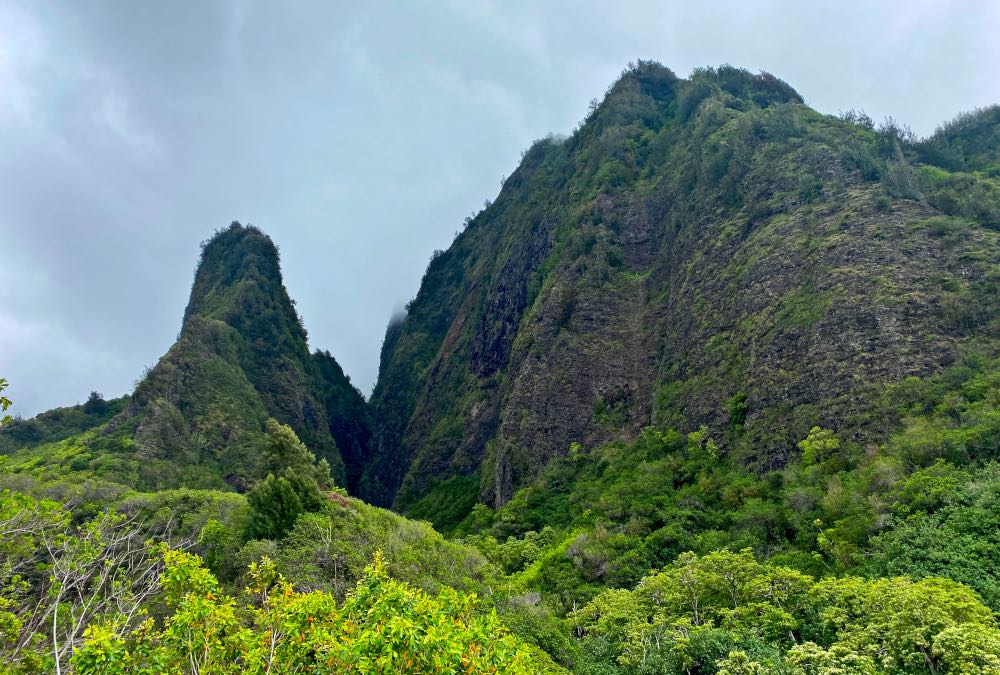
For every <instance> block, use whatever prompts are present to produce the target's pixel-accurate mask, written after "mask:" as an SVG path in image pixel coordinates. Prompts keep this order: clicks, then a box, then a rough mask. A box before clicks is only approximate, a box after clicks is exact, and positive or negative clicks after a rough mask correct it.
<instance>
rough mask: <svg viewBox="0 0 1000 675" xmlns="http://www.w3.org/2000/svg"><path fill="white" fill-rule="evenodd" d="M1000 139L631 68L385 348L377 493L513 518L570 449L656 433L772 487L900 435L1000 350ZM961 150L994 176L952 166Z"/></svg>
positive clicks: (376, 439)
mask: <svg viewBox="0 0 1000 675" xmlns="http://www.w3.org/2000/svg"><path fill="white" fill-rule="evenodd" d="M996 122H997V120H996V108H992V109H988V110H985V111H981V112H980V113H977V114H974V115H969V116H966V117H965V118H963V119H962V120H959V121H957V122H955V123H953V124H952V125H949V126H946V127H944V128H943V129H942V130H941V131H940V132H939V133H938V134H937V135H935V136H934V137H932V138H931V139H929V140H928V141H926V142H924V143H921V144H916V143H914V142H913V140H912V139H911V138H910V137H909V136H908V135H907V134H906V132H905V130H903V129H901V128H899V127H898V126H896V125H893V124H890V125H888V126H886V127H885V128H883V129H878V130H877V129H875V128H874V125H872V124H871V122H870V120H867V119H866V118H864V117H863V116H857V115H856V116H854V117H853V118H850V119H838V118H834V117H830V116H827V115H822V114H819V113H817V112H815V111H813V110H811V109H810V108H808V107H807V106H806V105H804V104H803V102H802V99H801V97H800V96H799V95H798V94H797V93H796V92H795V91H794V90H793V89H792V88H791V87H789V86H788V85H787V84H785V83H784V82H781V81H780V80H778V79H777V78H774V77H773V76H770V75H768V74H760V75H754V74H751V73H748V72H746V71H742V70H739V69H736V68H732V67H728V66H725V67H721V68H718V69H704V70H700V71H696V72H695V73H694V74H693V75H692V76H691V78H689V79H688V80H682V79H679V78H677V77H676V76H675V75H674V74H673V73H671V72H670V71H669V70H668V69H666V68H664V67H662V66H660V65H658V64H654V63H640V64H639V65H638V66H636V67H633V68H631V69H630V70H628V71H626V73H625V74H624V75H623V76H622V77H621V79H619V80H618V81H617V82H616V83H615V84H614V85H613V86H612V87H611V88H610V89H609V91H608V94H607V96H606V97H605V99H604V100H603V102H602V103H600V105H598V106H597V107H596V108H594V110H593V111H592V113H591V115H590V116H589V117H588V118H587V119H586V120H585V122H584V123H583V124H582V125H581V126H580V127H579V129H577V131H576V132H575V133H574V134H573V135H572V136H571V137H569V138H568V139H566V140H554V139H547V140H542V141H539V142H537V143H536V144H535V145H534V146H533V147H532V148H531V149H530V150H528V152H527V153H526V154H525V156H524V159H523V161H522V163H521V165H520V166H519V167H518V169H517V170H516V171H515V172H514V173H513V174H512V175H511V177H510V178H508V179H507V181H506V182H505V183H504V186H503V189H502V190H501V192H500V195H499V196H498V197H497V199H496V201H495V202H493V204H492V205H491V206H489V208H486V209H485V210H484V211H482V212H481V213H480V214H479V215H478V216H477V217H476V218H475V219H473V220H472V221H471V222H470V223H469V225H468V227H467V228H466V229H465V231H464V232H462V233H461V235H460V236H459V237H458V238H457V239H456V240H455V242H454V243H453V245H452V246H451V247H450V248H449V249H448V250H447V251H444V252H442V253H440V254H437V255H436V256H435V257H434V258H433V259H432V260H431V263H430V265H429V267H428V270H427V273H426V275H425V277H424V280H423V283H422V284H421V288H420V290H419V292H418V293H417V295H416V297H415V298H414V300H413V302H412V303H411V304H410V306H409V311H408V314H407V315H406V317H405V319H404V320H403V321H402V323H401V324H398V325H393V326H391V327H390V333H391V334H390V335H388V336H387V339H386V341H385V346H384V348H383V354H382V367H381V369H380V375H379V380H378V384H377V385H376V388H375V391H374V394H373V396H372V399H371V405H372V411H373V412H372V414H373V420H374V434H373V442H372V447H371V456H370V457H369V458H368V459H367V460H366V462H365V474H364V479H363V481H362V490H361V494H362V495H363V496H364V498H365V499H368V500H369V501H372V502H374V503H379V504H383V505H393V506H394V507H395V508H397V509H400V510H402V511H403V512H407V511H408V509H411V508H415V509H417V512H420V513H429V511H428V510H427V508H426V506H427V499H429V500H430V502H433V503H437V502H448V501H454V500H455V499H459V500H461V501H462V503H464V504H465V505H466V506H467V508H468V507H471V505H472V504H474V503H476V502H477V501H483V502H485V503H487V504H490V505H493V506H501V505H503V504H504V503H506V502H507V501H509V500H510V499H511V497H512V496H513V495H514V493H515V492H516V490H517V489H518V488H519V487H522V486H525V485H528V484H530V483H531V481H532V480H533V479H534V478H535V477H537V476H538V475H539V472H540V471H541V470H542V469H543V468H544V467H545V466H546V465H547V464H548V463H549V462H550V461H551V460H552V459H553V458H554V457H559V456H561V455H564V454H565V453H566V452H568V450H569V448H570V445H571V444H572V443H574V442H579V443H582V444H583V445H584V446H590V447H592V446H597V445H601V444H603V443H606V442H609V441H612V440H615V439H620V440H625V441H629V440H633V439H635V438H637V436H638V434H639V432H640V431H641V429H643V428H644V427H646V426H648V425H655V426H658V427H661V428H663V427H672V428H677V429H680V430H684V431H694V430H697V429H698V428H700V427H702V426H705V427H707V429H708V432H709V433H710V435H711V436H712V438H713V439H715V441H716V442H718V443H719V444H720V446H721V447H723V448H724V449H725V450H726V451H727V452H729V453H732V454H733V455H734V456H736V457H738V458H739V459H740V461H741V462H742V463H744V464H747V465H749V466H754V467H757V468H758V470H761V471H764V470H768V469H773V468H778V467H781V466H783V465H784V464H785V463H786V462H787V461H788V459H789V458H790V457H792V456H794V455H795V454H796V452H797V451H796V447H795V446H796V443H797V442H798V441H799V440H801V439H802V438H804V437H805V435H806V433H807V432H808V430H809V429H810V428H811V427H812V426H814V425H822V426H826V427H831V428H834V429H837V430H838V431H840V432H842V433H844V434H846V435H847V436H848V437H850V438H851V439H853V440H856V441H858V442H862V443H876V444H877V443H879V442H882V441H884V440H885V438H886V435H887V433H888V432H889V431H890V429H891V424H888V425H887V424H886V420H880V419H873V418H872V417H871V416H870V414H869V413H870V410H871V404H872V402H873V401H874V400H875V398H877V396H878V395H879V392H881V391H882V389H883V388H884V387H885V386H887V385H890V384H892V383H894V382H899V381H901V380H903V379H905V378H907V377H909V376H921V377H923V376H928V375H932V374H934V373H937V372H940V371H941V370H942V369H943V368H945V367H946V366H948V365H949V364H951V363H953V362H954V361H955V360H956V358H957V354H958V352H959V351H960V350H961V349H962V346H963V345H965V344H968V343H969V342H970V341H973V340H976V339H979V338H983V337H987V336H989V335H995V330H996V318H997V304H996V302H995V300H994V295H995V292H996V289H997V286H996V283H997V277H996V271H995V266H994V262H995V261H996V260H997V259H998V258H997V254H998V252H1000V250H998V238H997V229H998V228H1000V212H998V206H997V204H998V198H1000V192H998V185H1000V184H998V182H997V180H996V179H995V177H993V176H992V175H991V173H990V171H989V170H985V171H979V170H978V168H986V167H987V165H988V164H989V162H991V161H995V148H994V149H992V150H990V148H991V147H993V145H995V140H996V139H995V130H996V128H997V124H996ZM991 134H993V135H992V136H991ZM989 138H992V140H989V141H984V140H983V139H989ZM983 143H985V145H984V144H983ZM963 144H966V145H968V146H969V147H968V148H966V149H964V150H962V149H961V148H963V147H965V146H963ZM990 144H992V145H990ZM948 148H951V149H953V150H954V152H952V154H953V155H954V156H955V157H958V156H959V155H961V156H962V157H966V156H967V157H968V158H969V159H968V163H967V164H965V163H961V162H959V163H957V164H954V166H959V165H960V166H961V167H963V168H964V167H966V166H968V167H969V168H972V167H977V170H975V171H968V172H964V173H963V172H961V171H959V172H957V173H953V172H950V171H947V170H945V169H942V168H941V167H939V166H937V165H933V164H931V162H932V161H936V160H935V158H936V157H937V156H943V155H948V153H949V152H950V151H949V150H948ZM970 148H982V151H980V150H971V149H970ZM980 152H981V154H977V153H980ZM990 153H993V154H992V155H991V154H990ZM949 156H950V155H949ZM990 157H992V158H993V159H990ZM955 161H956V162H958V160H955ZM965 161H966V160H964V159H963V160H962V162H965ZM435 486H439V487H435ZM459 488H460V489H459ZM435 490H438V491H439V492H440V495H439V496H440V499H438V497H435V496H434V494H430V493H433V492H434V491H435ZM456 490H457V491H456ZM422 499H423V500H425V501H424V503H423V504H421V503H420V502H421V500H422ZM432 510H433V509H432Z"/></svg>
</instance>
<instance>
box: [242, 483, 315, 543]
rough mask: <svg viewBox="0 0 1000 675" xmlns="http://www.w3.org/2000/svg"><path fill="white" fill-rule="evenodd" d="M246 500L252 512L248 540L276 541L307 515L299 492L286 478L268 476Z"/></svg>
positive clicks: (255, 487)
mask: <svg viewBox="0 0 1000 675" xmlns="http://www.w3.org/2000/svg"><path fill="white" fill-rule="evenodd" d="M293 476H294V474H293ZM247 500H248V501H249V503H250V509H251V511H250V524H249V526H248V535H249V536H250V538H251V539H278V538H280V537H281V536H282V535H283V534H284V533H285V532H287V531H288V530H290V529H291V527H292V525H294V524H295V520H296V519H297V518H298V517H299V516H300V515H302V514H303V513H305V512H306V509H305V507H304V506H303V504H302V499H301V498H300V497H299V494H298V491H297V490H296V489H295V486H294V485H293V484H292V482H291V481H289V480H288V478H286V477H285V476H278V477H275V476H274V475H273V474H268V476H267V478H265V479H264V480H262V481H261V482H260V483H258V484H257V485H255V486H254V488H253V490H251V491H250V494H249V495H248V496H247Z"/></svg>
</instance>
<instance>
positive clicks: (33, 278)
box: [0, 0, 1000, 415]
mask: <svg viewBox="0 0 1000 675" xmlns="http://www.w3.org/2000/svg"><path fill="white" fill-rule="evenodd" d="M998 32H1000V6H998V5H995V4H989V3H983V4H979V5H969V4H967V3H947V2H916V3H907V5H906V6H905V10H901V9H900V5H899V4H898V3H889V2H874V3H872V2H853V3H837V4H832V3H800V2H792V1H782V2H778V1H768V2H758V3H744V2H707V3H699V4H698V5H695V4H694V3H663V2H634V3H607V2H601V3H599V2H572V3H532V2H490V1H488V0H462V1H459V0H455V1H454V2H449V3H423V2H416V1H412V2H402V3H397V2H392V3H390V2H375V3H335V2H314V3H293V4H287V3H285V4H279V3H265V2H236V1H233V2H196V1H194V0H187V1H185V2H179V3H153V2H129V3H114V2H98V1H95V0H92V1H86V2H78V3H77V2H65V3H30V2H17V1H14V0H0V242H2V243H0V375H3V376H5V377H7V378H8V379H9V380H10V381H11V391H10V393H11V394H12V396H13V398H14V399H15V402H16V404H17V407H18V410H19V411H20V412H22V413H23V414H25V415H30V414H34V413H36V412H38V411H40V410H43V409H46V408H49V407H52V406H55V405H65V404H69V403H74V402H76V401H80V400H83V399H84V398H86V396H87V393H88V392H89V391H90V389H92V388H96V389H100V390H101V391H103V392H104V393H105V394H106V395H117V394H121V393H125V392H127V391H128V390H129V389H130V387H131V385H132V382H133V381H134V380H135V379H136V378H137V377H138V376H139V374H140V373H141V371H142V368H143V367H144V366H145V365H149V364H151V363H153V362H154V361H155V359H156V358H157V357H158V356H159V355H160V354H162V353H163V351H164V350H165V349H166V348H167V347H168V346H169V344H170V343H171V341H172V340H173V338H174V337H175V335H176V332H177V330H178V328H179V325H180V316H181V313H182V311H183V308H184V304H185V302H186V295H187V291H188V286H189V284H190V281H191V274H192V271H193V266H194V264H195V261H196V259H197V255H198V243H199V242H200V241H201V240H203V239H205V238H206V237H208V236H210V235H211V233H212V231H213V230H214V229H216V228H217V227H220V226H224V225H226V224H227V223H228V222H229V221H231V220H233V219H239V220H241V221H244V222H247V221H249V222H252V223H254V224H256V225H259V226H260V227H262V228H263V229H264V230H265V231H267V232H268V233H270V234H271V235H272V236H273V237H274V239H275V240H276V241H277V243H278V244H279V246H280V247H281V250H282V255H283V263H284V270H285V276H286V283H287V285H288V287H289V291H290V293H291V295H292V296H293V297H294V298H296V299H297V300H298V306H299V311H300V312H301V314H302V315H303V317H304V318H305V321H306V326H307V328H308V329H309V331H310V339H311V342H312V344H313V346H314V347H318V348H328V349H330V350H331V351H332V352H333V354H334V355H335V356H336V357H337V358H338V359H339V360H340V361H341V363H342V364H343V365H344V367H345V369H346V371H347V372H348V373H349V374H350V375H351V376H352V377H353V379H354V381H355V383H356V384H358V385H359V386H360V387H361V388H362V389H364V390H369V389H370V387H371V385H372V384H373V383H374V379H375V376H376V369H377V366H378V350H379V346H380V340H381V338H382V334H383V331H384V329H385V325H386V323H387V321H388V320H389V317H390V316H391V315H392V313H393V311H394V308H397V307H398V306H399V305H400V303H402V302H405V301H406V300H407V299H409V298H410V297H412V296H413V295H414V294H415V293H416V290H417V286H418V284H419V280H420V277H421V275H422V273H423V270H424V268H425V267H426V263H427V259H428V258H429V256H430V254H431V252H432V251H433V250H434V249H437V248H445V247H446V246H447V245H448V244H449V242H450V240H451V238H452V236H453V233H454V232H455V231H456V230H457V229H458V228H459V227H460V226H461V222H462V220H463V218H464V217H465V216H466V215H469V214H470V213H472V212H474V211H475V210H477V209H478V208H479V207H480V206H481V204H482V202H483V200H484V199H487V198H493V197H494V196H495V195H496V192H497V190H498V188H499V181H500V179H501V177H502V176H504V175H506V174H509V173H510V172H511V171H512V170H513V168H514V166H515V165H516V162H517V161H518V157H519V153H520V151H521V150H523V149H524V148H526V147H527V146H528V145H529V144H530V142H531V141H532V140H533V139H535V138H539V137H542V136H545V135H546V134H548V133H550V132H556V133H566V132H569V131H571V130H572V128H573V127H574V126H575V125H576V124H577V123H578V121H579V120H580V119H581V118H582V117H583V115H584V114H585V112H586V107H587V102H588V101H589V100H590V99H591V98H593V97H595V96H600V95H601V94H602V93H603V92H604V90H605V89H606V87H607V86H608V85H609V84H610V83H611V81H612V80H613V79H614V78H615V77H616V76H617V74H618V73H619V72H620V71H621V70H622V68H623V67H624V66H625V65H626V64H627V63H628V62H629V61H630V60H634V59H637V58H652V59H656V60H659V61H661V62H663V63H664V64H666V65H668V66H669V67H671V68H673V69H674V70H675V71H676V72H677V73H678V74H680V75H686V74H688V73H689V72H690V70H691V69H692V68H694V67H697V66H702V65H718V64H720V63H724V62H730V63H733V64H735V65H740V66H744V67H748V68H751V69H755V70H756V69H765V70H768V71H770V72H773V73H775V74H776V75H778V76H779V77H782V78H783V79H785V80H787V81H788V82H789V83H790V84H792V85H793V86H794V87H796V88H797V89H798V90H799V91H800V92H801V93H802V94H803V96H804V97H805V98H806V100H807V101H808V102H809V103H810V104H811V105H813V106H814V107H816V108H818V109H819V110H821V111H824V112H830V113H836V112H838V110H841V109H847V108H864V109H865V110H867V111H868V112H869V113H870V114H871V115H872V116H873V117H875V118H876V119H879V118H881V117H884V116H885V115H892V116H894V117H896V118H897V119H899V120H901V121H903V122H905V123H908V124H910V125H911V126H912V127H913V128H914V130H915V131H917V132H918V133H921V134H927V133H930V132H931V131H932V130H933V128H934V126H935V125H936V124H937V123H939V122H942V121H944V120H946V119H948V118H950V117H952V116H954V115H955V114H956V113H958V112H960V111H962V110H966V109H969V108H972V107H975V106H982V105H986V104H989V103H992V102H996V101H1000V81H998V80H1000V78H997V77H996V76H995V73H994V69H993V68H994V64H995V63H997V62H1000V44H998V42H997V41H996V40H995V35H996V34H997V33H998Z"/></svg>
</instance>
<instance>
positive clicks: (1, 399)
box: [0, 377, 13, 427]
mask: <svg viewBox="0 0 1000 675" xmlns="http://www.w3.org/2000/svg"><path fill="white" fill-rule="evenodd" d="M6 388H7V380H5V379H4V378H2V377H0V413H5V412H7V409H8V408H10V406H11V405H13V402H12V401H11V400H10V399H9V398H7V397H6V396H4V395H3V392H4V390H5V389H6ZM7 424H10V415H4V416H3V417H0V427H3V426H5V425H7Z"/></svg>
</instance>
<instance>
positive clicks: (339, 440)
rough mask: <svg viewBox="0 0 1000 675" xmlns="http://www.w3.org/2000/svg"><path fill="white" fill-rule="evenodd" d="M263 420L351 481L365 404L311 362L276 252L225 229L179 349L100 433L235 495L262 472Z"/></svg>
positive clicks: (327, 367)
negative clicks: (200, 468) (221, 481)
mask: <svg viewBox="0 0 1000 675" xmlns="http://www.w3.org/2000/svg"><path fill="white" fill-rule="evenodd" d="M269 417H273V418H275V419H277V420H278V421H280V422H282V423H285V424H288V425H290V426H291V427H292V428H293V429H294V430H295V432H296V433H297V434H298V435H299V437H300V438H301V439H302V441H303V442H304V443H306V444H307V445H308V446H309V448H310V449H311V450H312V451H313V452H315V453H316V454H317V456H318V457H321V458H324V459H326V460H327V461H328V462H329V463H330V465H331V468H332V471H333V474H334V477H335V478H336V480H337V481H338V482H339V483H340V484H342V485H347V484H348V483H350V482H352V481H356V480H357V477H358V475H359V473H360V459H361V450H360V449H361V448H364V447H367V445H368V436H369V429H368V419H367V410H366V405H365V403H364V400H363V399H362V397H361V395H360V393H359V392H358V391H357V390H356V389H355V388H354V387H353V386H351V384H350V382H349V380H348V379H347V378H346V377H345V375H344V373H343V371H342V370H341V368H340V366H339V365H338V364H337V362H336V361H335V360H334V359H333V357H332V356H331V355H330V354H329V353H328V352H317V353H315V354H310V352H309V350H308V347H307V343H306V333H305V330H304V329H303V327H302V324H301V321H300V319H299V317H298V315H297V313H296V312H295V308H294V304H293V302H292V301H291V299H290V298H289V297H288V293H287V291H286V290H285V287H284V285H283V283H282V279H281V270H280V266H279V260H278V251H277V248H276V247H275V246H274V243H273V242H272V241H271V239H270V238H269V237H267V236H266V235H265V234H263V233H262V232H261V231H260V230H258V229H256V228H254V227H244V226H242V225H239V224H238V223H234V224H233V225H231V226H230V227H228V228H226V229H225V230H222V231H220V232H219V233H217V234H216V235H215V236H214V237H213V238H212V239H211V240H210V241H208V242H207V243H206V244H205V245H204V247H203V251H202V258H201V262H200V264H199V266H198V270H197V272H196V274H195V281H194V286H193V288H192V291H191V299H190V302H189V303H188V307H187V310H186V311H185V313H184V323H183V327H182V329H181V333H180V336H179V338H178V340H177V343H176V344H175V345H174V346H173V347H171V349H170V351H168V352H167V354H166V355H165V356H164V357H163V358H162V359H160V361H159V362H158V363H157V364H156V366H155V367H154V368H152V369H151V370H150V371H149V372H148V373H147V374H146V375H145V377H144V378H143V379H142V381H141V382H140V383H139V385H138V386H137V387H136V391H135V393H134V394H133V396H132V397H131V400H130V402H129V405H128V407H127V408H126V409H125V410H124V411H123V412H122V413H120V414H119V415H118V416H117V417H116V418H115V419H114V420H112V422H111V423H110V425H109V426H108V428H107V429H106V430H105V432H104V433H105V435H113V434H116V433H117V434H120V433H122V432H124V433H125V434H127V435H129V436H130V437H131V440H132V445H133V446H134V451H135V452H136V454H137V455H138V456H139V457H140V458H146V459H157V460H167V461H170V462H173V463H176V464H180V465H206V464H208V465H212V466H214V467H216V468H217V470H218V471H219V472H221V473H222V474H223V475H224V476H226V480H227V481H229V482H230V483H231V484H232V485H234V486H235V487H237V488H240V487H242V486H243V485H245V483H246V481H247V479H249V478H251V477H253V476H255V475H256V473H257V472H258V470H259V466H258V464H259V462H258V459H259V458H258V456H257V454H258V453H257V445H258V443H259V439H260V436H261V434H262V433H263V431H264V425H265V423H266V421H267V419H268V418H269Z"/></svg>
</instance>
